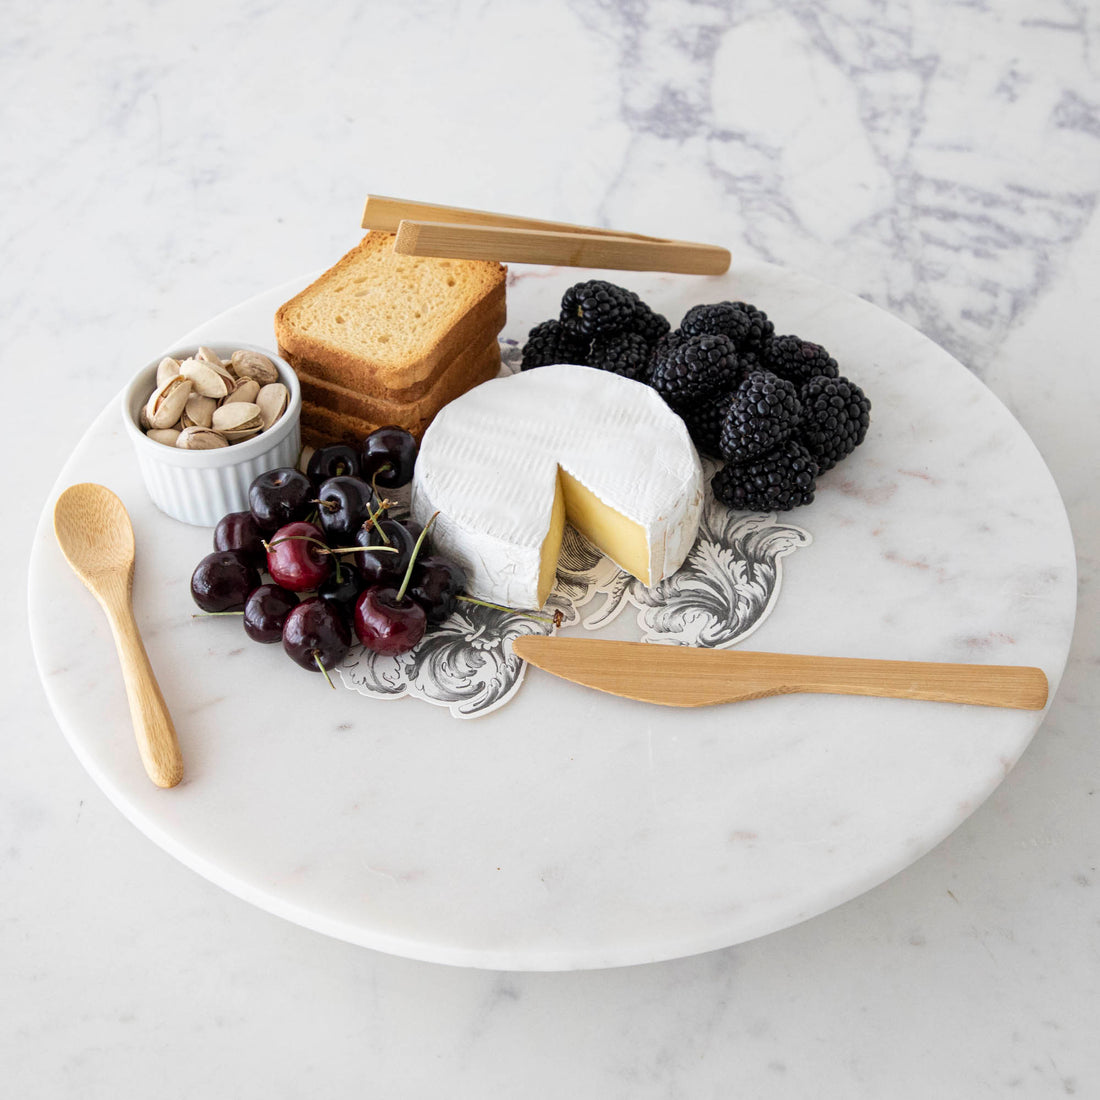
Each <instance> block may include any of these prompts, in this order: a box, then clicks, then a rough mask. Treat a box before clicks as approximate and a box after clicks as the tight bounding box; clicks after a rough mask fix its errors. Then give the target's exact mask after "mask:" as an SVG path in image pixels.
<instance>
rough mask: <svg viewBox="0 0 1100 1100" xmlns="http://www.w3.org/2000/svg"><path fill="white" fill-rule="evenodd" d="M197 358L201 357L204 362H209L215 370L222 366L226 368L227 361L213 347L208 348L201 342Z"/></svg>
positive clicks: (223, 368) (196, 353) (196, 354)
mask: <svg viewBox="0 0 1100 1100" xmlns="http://www.w3.org/2000/svg"><path fill="white" fill-rule="evenodd" d="M195 358H196V359H201V360H202V361H203V362H204V363H209V364H210V365H211V366H212V367H213V368H214V369H215V370H217V369H218V368H219V367H221V369H222V370H225V362H224V361H223V360H222V357H221V356H220V355H219V354H218V353H217V352H216V351H215V350H214V349H213V348H208V347H206V346H204V345H202V344H200V345H199V350H198V351H197V352H195Z"/></svg>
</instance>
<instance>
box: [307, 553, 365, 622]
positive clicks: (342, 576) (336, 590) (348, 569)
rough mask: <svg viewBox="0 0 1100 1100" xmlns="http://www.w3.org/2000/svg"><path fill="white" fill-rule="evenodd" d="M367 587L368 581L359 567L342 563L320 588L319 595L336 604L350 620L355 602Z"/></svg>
mask: <svg viewBox="0 0 1100 1100" xmlns="http://www.w3.org/2000/svg"><path fill="white" fill-rule="evenodd" d="M366 586H367V585H366V581H365V580H364V579H363V574H362V573H361V572H360V571H359V567H358V566H357V565H349V564H348V563H347V562H340V565H339V568H338V569H335V570H333V572H332V573H331V574H330V576H329V578H328V580H326V581H323V582H322V583H321V584H320V585H319V586H318V588H317V595H318V596H319V597H320V598H321V599H322V600H326V601H327V602H329V603H333V604H336V605H337V606H338V607H339V608H340V609H341V610H342V611H344V612H345V613H346V614H347V615H348V617H349V620H350V616H351V614H352V612H353V611H354V610H355V600H356V598H357V597H358V595H359V593H360V592H362V591H363V589H364V588H366Z"/></svg>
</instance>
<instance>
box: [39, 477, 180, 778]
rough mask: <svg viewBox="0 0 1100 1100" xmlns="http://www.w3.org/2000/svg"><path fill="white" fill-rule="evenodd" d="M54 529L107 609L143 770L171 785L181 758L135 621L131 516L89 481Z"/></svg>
mask: <svg viewBox="0 0 1100 1100" xmlns="http://www.w3.org/2000/svg"><path fill="white" fill-rule="evenodd" d="M53 529H54V534H55V535H56V536H57V541H58V543H59V544H60V546H61V552H62V553H63V554H64V555H65V558H66V560H67V561H68V563H69V564H70V565H71V566H72V568H73V572H74V573H76V575H77V576H78V577H79V578H80V579H81V580H82V581H83V582H84V584H85V585H86V586H87V588H88V589H89V591H90V592H91V593H92V595H93V596H95V598H96V599H97V600H98V601H99V604H100V606H101V607H102V608H103V610H104V611H105V612H106V613H107V621H108V622H109V623H110V624H111V632H112V633H113V634H114V636H115V646H116V648H117V649H118V657H119V661H120V662H121V663H122V676H123V679H124V680H125V682H126V698H127V699H128V700H129V703H130V717H131V718H132V719H133V723H134V734H135V736H136V737H137V744H138V751H139V752H140V753H141V761H142V763H143V764H144V765H145V771H146V772H147V773H148V775H149V778H150V779H151V780H152V781H153V782H154V783H155V784H156V785H157V786H158V787H174V786H175V785H176V784H177V783H178V782H179V781H180V780H181V779H182V778H183V759H182V758H181V756H180V747H179V743H178V741H177V740H176V730H175V727H174V726H173V725H172V718H171V716H170V715H169V713H168V707H167V706H166V705H165V702H164V696H162V695H161V693H160V687H159V686H158V685H157V681H156V677H155V676H154V675H153V669H152V666H151V665H150V664H149V657H148V655H147V654H146V652H145V646H144V645H143V644H142V641H141V634H140V632H139V631H138V626H137V623H136V622H135V621H134V610H133V606H132V604H131V596H132V589H133V582H134V529H133V527H132V526H131V525H130V517H129V516H128V515H127V514H126V509H125V507H124V506H123V504H122V501H121V500H119V499H118V497H116V496H115V494H114V493H112V492H111V491H110V489H105V488H104V487H103V486H102V485H93V484H90V483H85V484H83V485H72V486H70V487H69V488H68V489H66V490H65V491H64V492H63V493H62V494H61V496H60V497H58V500H57V504H56V505H55V506H54V510H53Z"/></svg>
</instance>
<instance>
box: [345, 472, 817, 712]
mask: <svg viewBox="0 0 1100 1100" xmlns="http://www.w3.org/2000/svg"><path fill="white" fill-rule="evenodd" d="M716 468H717V467H716V466H715V465H714V464H713V463H708V462H707V461H706V460H704V472H705V473H706V477H707V481H708V482H709V480H710V476H711V475H712V474H713V473H714V469H716ZM811 541H812V538H811V536H810V533H809V532H808V531H805V530H803V529H802V528H801V527H796V526H794V525H793V524H790V523H784V522H781V521H780V520H778V519H777V516H776V514H775V513H774V512H771V513H745V512H731V511H730V510H729V509H728V508H726V507H724V506H723V505H721V504H719V503H718V502H717V501H716V500H715V499H714V497H713V496H712V495H711V494H710V493H709V491H708V493H707V500H706V503H705V505H704V508H703V518H702V522H701V523H700V525H699V535H698V538H696V540H695V545H694V546H693V547H692V549H691V553H690V554H689V555H688V558H687V561H685V562H684V565H683V567H682V568H681V569H679V570H678V571H677V572H676V573H675V574H674V575H673V576H671V577H669V578H668V579H667V580H664V581H661V583H660V584H658V585H656V586H655V587H653V588H646V587H645V585H643V584H642V583H641V582H640V581H638V580H636V579H635V578H634V577H632V576H631V575H630V574H629V573H625V572H623V570H621V569H619V567H618V566H617V565H615V564H614V563H613V562H612V561H610V560H609V559H608V558H605V557H604V556H603V555H602V554H600V553H599V551H598V550H595V549H594V548H593V547H592V546H591V544H590V543H588V542H587V541H586V540H585V539H584V538H582V537H581V536H580V535H578V534H577V533H576V532H575V531H574V530H573V529H572V528H571V527H567V528H566V535H565V540H564V542H563V543H562V551H561V557H560V558H559V560H558V575H557V583H556V584H555V586H554V590H553V592H552V593H551V594H550V598H549V600H548V601H547V605H546V607H545V608H544V609H543V611H542V613H541V616H542V617H540V618H533V617H531V616H530V615H524V614H521V613H518V612H513V611H499V610H496V609H494V608H489V607H483V606H480V605H478V604H474V603H460V604H459V606H458V609H457V610H456V611H455V612H454V614H453V615H451V617H450V618H449V619H447V620H446V622H444V623H443V624H441V625H440V626H438V627H436V628H435V629H434V630H432V632H431V633H430V634H428V635H427V637H425V638H424V640H423V641H422V642H421V643H420V644H419V645H418V646H417V647H416V648H415V649H413V650H411V651H410V652H409V653H404V654H401V655H400V656H397V657H385V656H379V655H378V654H376V653H372V652H370V651H369V650H366V649H363V648H362V647H358V646H357V647H356V648H355V649H353V650H352V652H351V653H350V654H349V655H348V656H347V658H346V659H345V660H344V662H343V664H342V665H340V666H339V668H338V671H339V673H340V677H341V679H342V680H343V681H344V683H345V685H346V686H347V687H350V688H352V689H354V690H355V691H358V692H359V693H360V694H361V695H367V696H370V697H372V698H375V699H399V698H402V697H403V696H406V695H411V696H413V697H415V698H417V699H423V700H425V701H426V702H429V703H434V704H435V705H436V706H441V707H447V708H448V709H449V710H450V712H451V714H452V715H453V716H454V717H456V718H476V717H479V716H480V715H483V714H488V713H489V712H491V711H493V710H496V709H497V708H498V707H501V706H503V705H504V704H505V703H507V702H508V701H509V700H510V699H511V698H512V696H513V695H514V694H515V693H516V691H518V690H519V687H520V684H521V683H522V682H523V673H524V669H525V668H526V665H525V662H523V661H521V660H520V659H519V658H518V657H516V656H515V655H514V654H513V653H512V641H513V639H515V638H518V637H520V636H521V635H523V634H552V633H555V631H556V629H557V628H556V627H555V626H554V625H553V624H552V622H549V621H544V619H545V618H546V617H548V616H552V615H553V613H554V612H555V611H560V612H561V626H563V627H572V626H583V627H585V628H586V629H588V630H598V629H600V627H603V626H606V625H607V624H608V623H610V622H611V621H612V620H613V619H615V618H616V617H617V616H618V615H619V614H620V613H621V612H622V611H623V610H624V609H625V608H626V607H627V606H628V605H629V606H631V607H633V608H635V609H636V610H637V616H638V627H639V629H640V630H641V636H642V641H645V642H656V643H659V644H663V645H694V646H708V647H712V648H715V649H725V648H728V647H729V646H733V645H736V644H737V643H738V642H740V641H741V640H742V639H744V638H747V637H748V636H749V635H750V634H751V633H752V632H753V631H754V630H756V628H757V627H758V626H760V625H761V624H762V623H763V622H764V620H765V619H766V618H767V617H768V615H769V613H770V612H771V609H772V607H773V606H774V604H775V601H776V599H777V598H778V596H779V589H780V584H781V580H782V559H783V558H784V557H786V556H787V555H788V554H792V553H794V551H795V550H797V549H798V548H799V547H801V546H808V545H809V544H810V542H811ZM597 600H600V602H599V604H598V606H596V607H594V608H592V607H590V606H589V605H591V604H593V603H595V602H596V601H597Z"/></svg>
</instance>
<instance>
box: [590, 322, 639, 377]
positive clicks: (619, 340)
mask: <svg viewBox="0 0 1100 1100" xmlns="http://www.w3.org/2000/svg"><path fill="white" fill-rule="evenodd" d="M649 353H650V352H649V342H648V341H647V340H646V338H645V337H644V336H642V335H641V334H639V333H637V332H613V333H600V335H599V336H596V337H593V340H592V343H591V344H590V345H589V347H588V359H587V362H588V365H589V366H590V367H597V368H598V369H599V370H606V371H611V373H612V374H621V375H623V376H624V377H625V378H634V379H637V378H642V377H644V375H645V373H646V370H647V368H648V366H649Z"/></svg>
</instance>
